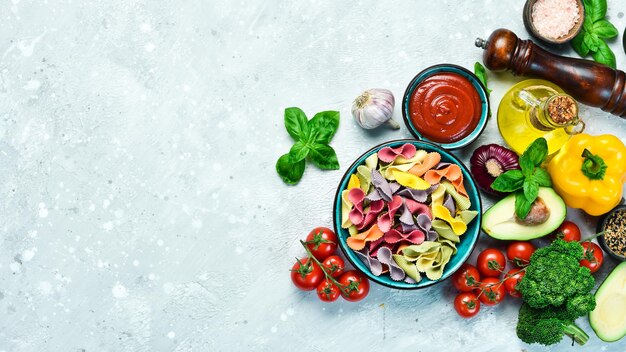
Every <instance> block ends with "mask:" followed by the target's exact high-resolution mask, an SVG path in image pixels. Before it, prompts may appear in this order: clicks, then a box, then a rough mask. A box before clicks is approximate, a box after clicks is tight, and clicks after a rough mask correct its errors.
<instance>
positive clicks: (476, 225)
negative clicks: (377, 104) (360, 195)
mask: <svg viewBox="0 0 626 352" xmlns="http://www.w3.org/2000/svg"><path fill="white" fill-rule="evenodd" d="M405 143H411V144H413V145H415V146H416V147H417V149H418V150H419V149H423V150H425V151H427V152H438V153H439V154H441V161H442V162H449V163H454V164H457V165H459V166H460V167H461V171H462V172H463V178H464V180H465V188H466V190H467V194H468V195H469V197H470V200H471V202H472V205H471V207H470V209H471V210H476V211H477V212H478V215H477V216H476V218H475V219H474V220H472V222H471V223H469V224H468V226H467V231H466V232H465V233H464V234H463V235H462V236H461V243H459V244H458V245H457V254H455V255H453V256H452V258H451V260H450V262H449V263H448V264H447V265H446V267H445V269H444V271H443V275H442V276H441V279H439V280H436V281H432V280H429V279H428V278H427V277H426V276H425V275H424V276H423V277H422V280H421V281H420V282H418V283H415V284H410V283H406V282H403V281H400V282H398V281H393V280H392V279H391V278H390V277H389V275H388V274H383V275H381V276H374V275H373V274H372V273H371V271H370V270H369V268H368V267H367V266H366V265H365V264H364V263H363V262H362V261H361V260H360V259H359V258H358V257H357V256H356V254H354V251H353V250H352V249H350V247H348V245H347V243H346V239H347V238H348V237H349V236H350V234H349V233H348V230H347V229H343V228H341V192H342V191H343V190H345V189H346V188H347V187H348V180H349V179H350V175H352V174H353V173H355V172H356V168H357V167H358V166H359V165H363V163H364V162H365V159H366V158H367V157H368V156H370V155H372V154H374V153H377V152H378V151H379V150H380V149H382V148H384V147H392V148H395V147H398V146H401V145H403V144H405ZM333 214H334V219H333V226H334V228H335V233H336V234H337V237H338V238H339V247H341V250H342V251H343V253H344V254H345V256H346V258H347V259H348V261H350V263H352V265H353V266H354V267H355V268H356V269H357V270H358V271H360V272H362V273H363V274H364V275H366V276H367V277H368V278H369V279H370V280H372V281H374V282H377V283H379V284H381V285H385V286H388V287H391V288H397V289H418V288H423V287H427V286H430V285H433V284H436V283H437V282H440V281H443V280H445V279H446V278H447V277H449V276H450V275H452V274H453V273H454V272H455V271H457V270H458V269H459V268H460V267H461V265H463V263H464V262H465V261H466V260H467V258H468V257H469V256H470V254H471V253H472V250H474V246H475V245H476V242H477V241H478V234H479V233H480V223H481V219H482V202H481V199H480V194H479V192H478V188H477V187H476V183H475V181H474V179H473V178H472V175H471V174H470V172H469V170H468V169H467V168H466V167H465V165H463V163H462V162H461V161H460V160H459V159H457V158H456V157H455V156H454V155H452V154H451V153H449V152H447V151H446V150H445V149H443V148H441V147H439V146H438V145H435V144H432V143H429V142H424V141H416V140H413V139H401V140H395V141H391V142H387V143H383V144H380V145H377V146H375V147H374V148H372V149H370V150H368V151H367V152H365V153H364V154H363V155H361V156H360V157H359V158H358V159H357V160H356V161H355V162H354V163H353V164H352V165H351V166H350V167H349V168H348V170H347V171H346V173H345V174H344V175H343V178H342V179H341V182H340V183H339V187H338V188H337V194H335V204H334V208H333Z"/></svg>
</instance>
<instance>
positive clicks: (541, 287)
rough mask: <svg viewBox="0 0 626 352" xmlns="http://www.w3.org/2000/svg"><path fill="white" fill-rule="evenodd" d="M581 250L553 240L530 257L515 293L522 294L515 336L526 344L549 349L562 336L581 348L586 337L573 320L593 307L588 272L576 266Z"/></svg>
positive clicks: (567, 243) (592, 283)
mask: <svg viewBox="0 0 626 352" xmlns="http://www.w3.org/2000/svg"><path fill="white" fill-rule="evenodd" d="M582 257H583V247H582V246H581V245H580V243H578V242H565V241H563V240H560V239H558V240H555V241H554V242H552V244H551V245H549V246H547V247H544V248H540V249H538V250H537V251H535V253H533V255H532V256H531V257H530V264H529V265H528V267H526V274H525V275H524V277H523V278H522V280H521V281H520V282H519V283H518V284H517V286H516V289H517V290H518V291H519V292H520V293H521V294H522V298H523V299H524V304H523V305H522V307H521V308H520V312H519V320H518V322H517V336H518V337H519V338H520V339H521V340H522V341H524V342H527V343H534V342H536V343H541V344H544V345H551V344H554V343H557V342H559V341H561V339H562V338H563V335H564V334H565V335H569V336H571V337H572V338H573V339H574V341H576V342H578V343H579V344H581V345H582V344H584V343H585V342H587V340H588V339H589V336H588V335H587V334H586V333H585V332H584V331H583V330H581V329H580V328H579V327H578V326H576V324H574V320H576V318H578V317H581V316H583V315H585V314H587V313H589V312H590V311H592V310H593V309H594V308H595V307H596V300H595V297H594V296H593V295H592V294H591V293H590V291H591V290H592V289H593V286H594V285H595V280H594V278H593V276H591V272H590V271H589V269H587V268H585V267H581V266H580V263H579V262H580V260H581V259H582Z"/></svg>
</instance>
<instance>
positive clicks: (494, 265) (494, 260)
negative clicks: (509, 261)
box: [476, 248, 506, 277]
mask: <svg viewBox="0 0 626 352" xmlns="http://www.w3.org/2000/svg"><path fill="white" fill-rule="evenodd" d="M505 265H506V259H504V254H502V252H500V251H499V250H497V249H495V248H487V249H485V250H484V251H482V252H480V254H479V255H478V259H477V260H476V267H478V271H480V274H481V275H483V276H486V277H498V276H500V274H501V273H502V270H504V267H505ZM498 269H499V270H498Z"/></svg>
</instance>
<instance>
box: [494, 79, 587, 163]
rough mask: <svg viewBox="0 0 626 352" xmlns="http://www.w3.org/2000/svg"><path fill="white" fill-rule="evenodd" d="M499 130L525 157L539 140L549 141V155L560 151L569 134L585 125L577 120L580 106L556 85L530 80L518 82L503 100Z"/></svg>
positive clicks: (577, 131)
mask: <svg viewBox="0 0 626 352" xmlns="http://www.w3.org/2000/svg"><path fill="white" fill-rule="evenodd" d="M498 128H499V129H500V134H502V137H503V138H504V140H505V141H506V143H507V144H508V145H509V146H510V147H511V149H513V150H514V151H515V152H516V153H518V154H522V153H523V152H524V151H525V150H526V147H528V145H530V143H532V142H533V141H534V140H535V139H537V138H539V137H544V138H545V139H546V141H547V142H548V153H549V154H553V153H555V152H557V151H558V150H559V149H560V148H561V146H563V144H565V142H567V140H568V139H569V138H570V135H572V134H576V133H580V132H582V131H583V130H584V128H585V124H584V123H583V122H582V121H581V120H580V119H579V117H578V104H577V103H576V101H575V100H574V99H573V98H572V97H570V96H569V95H567V94H565V93H563V90H562V89H561V88H559V87H558V86H557V85H555V84H553V83H551V82H548V81H544V80H540V79H529V80H525V81H522V82H519V83H517V84H516V85H514V86H513V87H511V89H509V91H508V92H506V94H504V96H503V97H502V100H501V101H500V106H499V107H498Z"/></svg>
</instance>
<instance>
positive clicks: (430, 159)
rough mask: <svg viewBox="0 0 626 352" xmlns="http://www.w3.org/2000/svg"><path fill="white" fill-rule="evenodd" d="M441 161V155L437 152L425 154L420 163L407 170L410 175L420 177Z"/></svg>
mask: <svg viewBox="0 0 626 352" xmlns="http://www.w3.org/2000/svg"><path fill="white" fill-rule="evenodd" d="M440 161H441V155H440V154H439V153H437V152H430V153H428V154H426V157H425V158H424V160H422V162H421V163H418V164H415V165H413V167H412V168H411V169H410V170H409V172H410V173H412V174H413V175H416V176H420V177H422V176H423V175H424V174H425V173H426V171H428V170H430V169H432V168H433V167H435V166H437V164H439V162H440Z"/></svg>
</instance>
